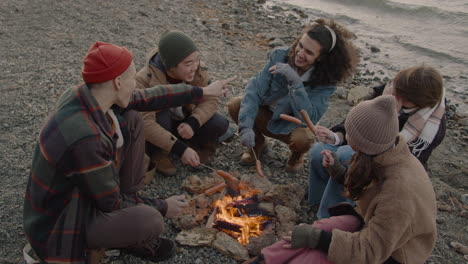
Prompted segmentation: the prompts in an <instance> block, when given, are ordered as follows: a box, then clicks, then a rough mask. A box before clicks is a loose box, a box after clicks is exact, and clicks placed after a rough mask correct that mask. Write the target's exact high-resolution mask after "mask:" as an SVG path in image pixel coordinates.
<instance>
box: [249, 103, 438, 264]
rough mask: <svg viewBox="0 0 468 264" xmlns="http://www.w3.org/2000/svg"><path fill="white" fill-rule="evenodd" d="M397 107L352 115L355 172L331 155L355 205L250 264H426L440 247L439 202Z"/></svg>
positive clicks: (300, 230) (366, 108)
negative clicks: (408, 140) (405, 134)
mask: <svg viewBox="0 0 468 264" xmlns="http://www.w3.org/2000/svg"><path fill="white" fill-rule="evenodd" d="M395 109H396V101H395V99H394V98H393V96H390V95H384V96H380V97H378V98H376V99H373V100H370V101H365V102H362V103H360V104H358V105H357V106H356V107H354V108H353V109H352V110H351V112H350V113H349V114H348V116H347V118H346V121H345V127H346V131H347V134H346V137H347V140H348V143H349V145H350V146H351V148H353V150H354V151H355V154H354V156H353V157H352V159H351V163H350V165H349V168H348V170H347V171H346V169H345V168H344V167H343V166H341V165H340V164H339V163H335V160H334V158H333V155H330V153H329V152H328V153H327V154H326V155H325V161H324V162H326V163H328V164H329V165H330V166H333V165H335V164H337V165H338V167H337V168H335V169H334V170H333V173H334V175H333V176H332V177H334V178H343V179H344V186H345V191H346V192H347V193H346V194H347V197H348V198H350V199H352V200H354V201H356V204H357V207H356V211H355V210H354V208H353V207H352V206H351V205H349V204H340V205H338V206H335V207H332V208H331V209H330V214H331V215H332V216H333V217H331V218H323V219H320V220H319V221H317V222H315V223H314V224H313V225H307V224H303V225H299V226H297V227H295V228H294V230H293V231H292V233H291V236H286V237H284V240H283V241H280V242H278V243H276V244H274V245H272V246H270V247H267V248H265V249H263V250H262V256H261V257H257V258H256V259H254V260H251V261H250V263H255V262H257V263H260V259H263V260H262V261H264V262H265V263H336V264H340V263H424V262H425V261H426V260H427V259H428V258H429V256H430V255H431V252H432V250H433V248H434V246H435V241H436V236H437V229H436V221H435V219H436V212H437V209H436V200H435V194H434V190H433V187H432V184H431V181H430V179H429V177H428V175H427V173H426V170H425V169H424V167H423V165H422V164H421V163H420V162H419V160H418V159H417V158H416V157H415V156H414V155H413V154H412V153H411V152H410V150H409V148H408V144H407V143H406V141H405V139H404V138H403V136H402V135H399V134H398V117H397V112H396V110H395Z"/></svg>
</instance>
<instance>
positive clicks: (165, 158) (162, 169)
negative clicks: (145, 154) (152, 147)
mask: <svg viewBox="0 0 468 264" xmlns="http://www.w3.org/2000/svg"><path fill="white" fill-rule="evenodd" d="M151 160H152V161H153V162H154V163H156V171H157V172H159V173H161V174H162V175H165V176H174V175H176V173H177V169H176V167H175V166H174V164H172V161H171V160H170V158H169V153H167V152H165V151H158V152H157V153H156V154H155V155H153V157H152V159H151Z"/></svg>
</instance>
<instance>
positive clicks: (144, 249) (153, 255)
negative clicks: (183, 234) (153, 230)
mask: <svg viewBox="0 0 468 264" xmlns="http://www.w3.org/2000/svg"><path fill="white" fill-rule="evenodd" d="M121 252H123V253H125V254H129V255H132V256H135V257H139V258H142V259H144V260H149V261H153V262H159V261H163V260H167V259H170V258H172V257H173V256H174V255H175V253H176V245H175V243H174V242H173V241H172V240H170V239H167V238H156V239H153V240H152V241H150V242H148V243H146V244H144V245H142V246H139V247H127V248H122V249H121Z"/></svg>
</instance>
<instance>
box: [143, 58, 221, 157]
mask: <svg viewBox="0 0 468 264" xmlns="http://www.w3.org/2000/svg"><path fill="white" fill-rule="evenodd" d="M156 53H157V50H153V51H151V52H150V53H149V54H148V57H147V60H146V64H145V67H143V68H142V69H141V70H140V71H139V72H138V73H137V75H136V80H137V88H139V89H144V88H149V87H154V86H156V85H161V84H168V81H167V78H166V75H165V74H164V72H162V71H161V70H159V69H158V68H156V67H154V66H153V65H151V64H150V60H151V58H152V57H153V56H154V55H155V54H156ZM208 80H209V76H208V71H207V70H206V68H205V67H204V64H203V62H201V63H200V67H199V69H198V70H197V72H196V74H195V78H194V80H193V81H192V82H191V83H190V84H191V85H194V86H199V87H204V86H207V85H208ZM217 109H218V100H217V98H216V97H212V96H210V97H207V96H205V97H204V100H203V101H202V102H201V103H199V104H197V105H195V104H189V105H184V112H187V113H189V114H190V115H191V116H193V117H195V118H196V119H197V120H198V123H199V124H200V126H202V125H204V124H205V123H206V122H207V121H208V120H209V119H210V118H211V117H212V116H213V115H214V113H215V112H216V110H217ZM142 114H143V120H144V131H145V139H146V141H148V142H150V143H151V144H153V145H155V146H157V147H159V148H161V149H163V150H165V151H168V152H170V151H171V149H172V147H173V145H174V143H175V142H176V141H177V138H176V137H175V136H174V135H173V134H172V133H171V132H169V131H167V130H166V129H164V128H163V127H162V126H160V125H159V124H158V123H157V122H156V121H157V120H156V112H144V113H142Z"/></svg>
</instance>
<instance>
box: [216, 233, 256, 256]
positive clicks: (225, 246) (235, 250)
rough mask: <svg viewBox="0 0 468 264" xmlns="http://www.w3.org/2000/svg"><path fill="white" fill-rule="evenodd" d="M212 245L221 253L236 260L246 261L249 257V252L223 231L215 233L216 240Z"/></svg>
mask: <svg viewBox="0 0 468 264" xmlns="http://www.w3.org/2000/svg"><path fill="white" fill-rule="evenodd" d="M212 246H213V247H214V248H216V249H217V250H219V251H220V252H221V253H223V254H225V255H226V256H228V257H231V258H233V259H235V260H237V261H246V260H248V259H249V252H248V251H247V249H246V248H245V247H244V246H242V245H241V244H240V243H239V242H238V241H237V240H236V239H234V238H232V237H230V236H229V235H227V234H226V233H224V232H218V233H217V234H216V240H215V241H213V244H212Z"/></svg>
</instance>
